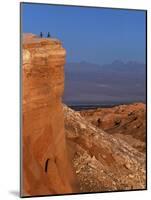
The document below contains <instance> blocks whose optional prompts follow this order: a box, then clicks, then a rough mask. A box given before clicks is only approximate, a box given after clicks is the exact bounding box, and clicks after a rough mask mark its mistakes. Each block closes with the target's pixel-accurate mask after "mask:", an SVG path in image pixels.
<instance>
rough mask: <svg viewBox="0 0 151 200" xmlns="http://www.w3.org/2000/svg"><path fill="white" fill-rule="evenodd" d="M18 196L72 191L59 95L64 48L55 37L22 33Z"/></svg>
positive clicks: (64, 54)
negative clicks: (19, 193) (46, 37)
mask: <svg viewBox="0 0 151 200" xmlns="http://www.w3.org/2000/svg"><path fill="white" fill-rule="evenodd" d="M22 56H23V61H22V78H23V82H22V87H23V88H22V91H23V92H22V93H23V94H22V98H23V103H22V112H23V113H22V114H23V130H22V132H23V134H22V147H23V152H22V154H23V157H22V161H23V162H22V163H23V171H22V174H23V176H22V187H21V193H22V196H28V195H46V194H58V193H59V194H62V193H71V192H75V191H76V186H75V183H76V182H75V177H74V173H73V171H72V168H71V166H70V162H69V160H68V155H67V150H66V141H65V135H64V119H63V110H62V104H61V97H62V93H63V89H64V63H65V56H66V51H65V49H64V48H63V47H62V45H61V42H60V41H59V40H57V39H45V38H38V37H36V36H35V35H33V34H27V35H24V36H23V49H22Z"/></svg>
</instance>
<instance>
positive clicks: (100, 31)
mask: <svg viewBox="0 0 151 200" xmlns="http://www.w3.org/2000/svg"><path fill="white" fill-rule="evenodd" d="M145 19H146V18H145V11H132V10H131V11H130V10H119V9H102V8H86V7H71V6H54V5H45V4H23V5H22V28H23V32H32V33H35V34H39V33H40V31H42V32H44V33H45V34H47V32H48V31H49V32H50V34H51V35H52V37H55V38H58V39H60V40H61V41H62V42H63V46H64V47H65V48H66V50H67V62H81V61H87V62H90V63H97V64H105V63H111V62H113V61H114V60H122V61H123V62H128V61H131V60H133V61H137V62H143V63H145V48H146V47H145V35H146V28H145V26H146V22H145Z"/></svg>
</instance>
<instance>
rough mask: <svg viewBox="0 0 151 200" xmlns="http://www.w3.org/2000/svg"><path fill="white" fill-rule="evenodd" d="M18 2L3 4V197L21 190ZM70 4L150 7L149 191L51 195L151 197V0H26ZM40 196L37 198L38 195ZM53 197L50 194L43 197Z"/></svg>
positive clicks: (0, 87)
mask: <svg viewBox="0 0 151 200" xmlns="http://www.w3.org/2000/svg"><path fill="white" fill-rule="evenodd" d="M19 2H20V1H17V0H4V1H1V5H0V28H1V30H0V34H1V35H0V55H1V56H0V57H1V58H0V94H1V95H0V199H6V200H7V199H8V200H11V199H16V198H17V196H16V193H17V191H19V58H20V55H19ZM26 2H42V3H55V4H70V5H87V6H100V7H115V8H134V9H147V10H148V183H149V184H148V191H138V192H123V193H122V192H120V193H119V192H117V193H100V194H87V195H75V196H74V195H72V196H57V197H51V199H56V198H57V199H71V198H72V199H78V198H80V199H94V198H95V199H96V200H97V199H100V198H101V199H103V200H104V199H105V200H108V199H112V200H118V199H121V198H122V199H123V200H127V199H134V198H137V200H142V199H149V196H151V194H150V193H151V189H150V188H151V181H150V178H151V169H150V167H149V166H151V162H150V155H151V150H150V142H149V141H151V136H150V134H151V133H150V132H151V125H150V124H151V123H150V124H149V121H150V119H151V106H150V99H151V87H150V86H151V78H150V76H151V69H150V68H151V60H150V56H149V55H151V47H150V45H151V39H150V35H149V33H150V34H151V1H150V0H104V1H102V0H72V1H71V0H49V1H48V0H36V1H35V0H32V1H29V0H27V1H26ZM35 199H37V198H35ZM42 199H50V197H42Z"/></svg>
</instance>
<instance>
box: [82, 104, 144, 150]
mask: <svg viewBox="0 0 151 200" xmlns="http://www.w3.org/2000/svg"><path fill="white" fill-rule="evenodd" d="M80 114H81V115H82V116H83V117H84V118H85V119H87V120H88V121H89V122H91V123H92V124H93V125H95V126H97V127H98V128H101V129H103V130H104V131H106V132H107V133H109V134H112V135H113V134H114V137H118V138H121V139H123V140H125V141H127V142H128V143H129V144H131V145H132V146H133V147H134V148H136V149H138V150H139V151H141V152H144V153H145V150H146V105H145V104H143V103H133V104H130V105H120V106H115V107H112V108H98V109H94V110H93V109H92V110H87V111H86V110H85V111H81V112H80Z"/></svg>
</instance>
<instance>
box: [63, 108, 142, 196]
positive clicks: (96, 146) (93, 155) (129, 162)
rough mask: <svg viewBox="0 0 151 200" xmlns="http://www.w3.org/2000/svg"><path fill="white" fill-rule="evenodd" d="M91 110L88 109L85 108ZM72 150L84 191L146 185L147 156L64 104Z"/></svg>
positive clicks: (69, 142) (122, 188)
mask: <svg viewBox="0 0 151 200" xmlns="http://www.w3.org/2000/svg"><path fill="white" fill-rule="evenodd" d="M85 112H87V111H85ZM64 116H65V130H66V137H67V141H68V152H69V153H70V155H71V157H72V161H73V165H74V168H75V171H76V174H77V176H78V180H79V183H80V190H81V192H101V191H117V190H131V189H145V188H146V165H145V163H146V162H145V161H146V157H145V155H144V154H143V153H141V152H139V151H138V150H137V149H135V148H133V147H132V146H131V145H130V144H129V143H127V142H125V141H124V140H122V139H120V138H118V137H114V134H113V135H112V134H108V133H107V132H105V131H103V130H102V129H100V128H98V127H96V126H95V125H93V124H92V123H90V122H89V120H87V119H85V118H84V117H82V116H81V115H80V113H79V112H76V111H74V110H72V109H70V108H68V107H67V106H64Z"/></svg>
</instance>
